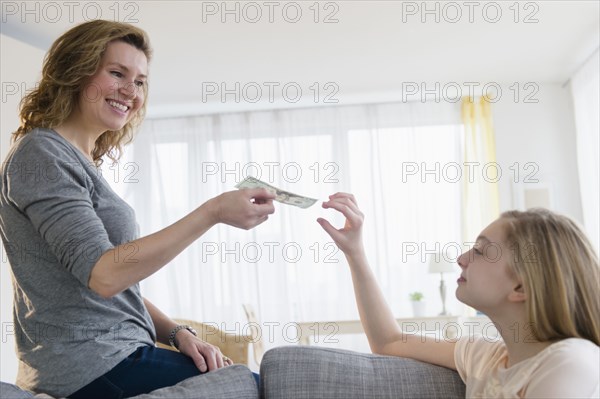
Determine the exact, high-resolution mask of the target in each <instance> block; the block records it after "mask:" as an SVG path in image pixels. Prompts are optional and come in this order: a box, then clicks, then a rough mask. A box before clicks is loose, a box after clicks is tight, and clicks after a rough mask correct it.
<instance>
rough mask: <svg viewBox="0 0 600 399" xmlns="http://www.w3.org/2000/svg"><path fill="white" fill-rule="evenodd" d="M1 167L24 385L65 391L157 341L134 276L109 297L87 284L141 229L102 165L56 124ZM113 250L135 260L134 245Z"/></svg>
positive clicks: (2, 216)
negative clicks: (102, 258)
mask: <svg viewBox="0 0 600 399" xmlns="http://www.w3.org/2000/svg"><path fill="white" fill-rule="evenodd" d="M0 172H1V181H0V233H1V236H2V241H3V243H4V247H5V249H6V254H7V256H8V260H9V262H10V266H11V270H12V275H13V287H14V314H13V316H14V333H15V340H16V347H17V356H18V358H19V359H20V362H19V363H20V364H19V372H18V377H17V384H18V385H20V386H21V387H22V388H24V389H28V390H31V391H36V392H45V393H48V394H51V395H53V396H57V397H62V396H68V395H69V394H71V393H73V392H75V391H77V390H78V389H80V388H82V387H83V386H85V385H87V384H88V383H90V382H92V381H93V380H94V379H96V378H98V377H100V376H101V375H103V374H104V373H106V372H108V371H109V370H110V369H112V368H113V367H114V366H116V365H117V364H118V363H119V362H121V361H122V360H123V359H125V358H126V357H127V356H129V355H130V354H131V353H133V352H134V351H135V350H136V349H137V348H138V347H140V346H142V345H154V341H155V339H156V333H155V329H154V325H153V323H152V319H151V318H150V315H149V313H148V311H147V309H146V307H145V305H144V303H143V298H142V296H141V294H140V289H139V286H138V285H137V284H136V285H134V286H132V287H130V288H129V289H127V290H125V291H123V292H122V293H120V294H118V295H116V296H114V297H112V298H109V299H105V298H103V297H101V296H100V295H98V294H96V293H95V292H94V291H92V290H90V289H89V288H88V280H89V277H90V273H91V271H92V268H93V267H94V265H95V264H96V262H97V261H98V259H99V258H100V256H102V254H104V253H105V252H106V251H108V250H110V249H112V248H114V247H116V246H118V245H121V244H124V243H127V242H129V241H132V240H134V239H136V238H137V237H138V232H137V230H138V227H137V223H136V221H135V214H134V211H133V209H132V208H131V207H130V206H129V205H128V204H127V203H125V201H123V200H122V199H121V198H119V197H118V196H117V195H116V194H115V193H114V191H113V190H112V189H111V188H110V187H109V185H108V184H107V182H106V181H105V180H104V178H103V177H102V176H101V174H100V171H99V169H97V168H96V167H95V165H93V164H91V163H90V162H89V161H88V160H87V159H86V158H85V157H84V155H83V154H82V153H81V152H80V151H79V150H78V149H77V148H76V147H74V146H73V145H72V144H70V143H69V142H68V141H67V140H65V139H64V138H63V137H62V136H60V135H59V134H58V133H56V132H55V131H53V130H49V129H34V130H33V131H31V132H30V133H28V134H27V135H26V136H24V137H23V138H22V139H20V140H19V141H18V142H17V143H16V144H15V145H14V146H13V148H11V150H10V152H9V154H8V156H7V158H6V160H5V161H4V162H3V164H2V169H1V171H0ZM116 256H120V257H121V258H122V259H126V260H129V261H135V247H134V246H133V245H132V246H131V247H129V249H128V250H126V251H121V252H120V253H118V254H117V255H116Z"/></svg>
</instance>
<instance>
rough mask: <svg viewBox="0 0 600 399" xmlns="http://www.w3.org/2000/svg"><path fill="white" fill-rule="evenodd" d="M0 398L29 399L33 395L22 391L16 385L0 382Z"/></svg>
mask: <svg viewBox="0 0 600 399" xmlns="http://www.w3.org/2000/svg"><path fill="white" fill-rule="evenodd" d="M0 398H2V399H31V398H33V394H32V393H31V392H28V391H24V390H22V389H21V388H19V387H18V386H16V385H13V384H8V383H6V382H0Z"/></svg>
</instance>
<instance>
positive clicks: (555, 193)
mask: <svg viewBox="0 0 600 399" xmlns="http://www.w3.org/2000/svg"><path fill="white" fill-rule="evenodd" d="M534 97H535V98H536V99H537V100H539V102H538V103H523V102H522V101H521V102H517V103H515V102H514V101H512V100H511V101H505V100H504V99H502V101H499V102H498V103H496V104H494V105H493V108H492V110H493V116H494V127H495V132H496V149H497V161H498V163H499V164H500V166H501V168H502V172H503V175H502V178H501V180H500V209H501V210H502V211H504V210H508V209H512V208H522V205H523V204H521V203H520V198H519V196H520V195H522V194H523V192H522V191H523V189H535V188H547V189H548V192H549V194H550V200H551V202H550V208H551V209H553V210H555V211H557V212H560V213H563V214H566V215H567V216H569V217H572V218H573V219H575V220H577V221H578V222H580V223H582V222H583V216H582V210H581V196H580V193H579V178H578V173H577V154H576V142H575V119H574V114H573V105H572V98H571V92H570V90H569V87H568V86H567V87H564V88H563V87H562V86H561V85H560V84H552V83H547V84H539V91H538V92H537V93H536V94H535V96H534ZM515 162H518V163H519V169H520V173H519V175H518V178H517V179H516V180H517V183H515V182H514V180H515V176H516V174H515V172H514V171H513V170H511V169H510V167H511V166H512V165H514V164H515ZM528 162H531V163H534V165H532V166H530V167H529V168H528V169H526V168H525V164H526V163H528ZM533 167H535V168H537V171H536V172H535V175H534V176H533V177H534V179H537V180H539V182H538V183H533V182H528V181H527V180H526V176H527V175H529V174H530V173H532V172H534V169H533ZM530 180H532V179H530Z"/></svg>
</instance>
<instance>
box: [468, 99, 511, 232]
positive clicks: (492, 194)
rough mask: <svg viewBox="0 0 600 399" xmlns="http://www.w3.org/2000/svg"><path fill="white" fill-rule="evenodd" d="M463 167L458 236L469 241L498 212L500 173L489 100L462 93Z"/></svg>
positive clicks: (496, 215) (497, 214)
mask: <svg viewBox="0 0 600 399" xmlns="http://www.w3.org/2000/svg"><path fill="white" fill-rule="evenodd" d="M461 114H462V121H463V124H464V128H465V136H464V168H463V170H464V171H465V173H464V175H463V199H462V222H463V223H462V226H463V227H462V239H463V240H464V242H473V241H474V240H475V239H476V238H477V235H478V234H479V233H480V232H481V230H483V228H484V227H486V226H487V225H488V224H489V223H491V222H492V221H494V219H496V218H497V217H498V216H499V214H500V206H499V199H498V181H499V180H500V178H501V176H502V171H501V169H500V166H499V165H498V164H497V163H496V142H495V137H494V128H493V123H492V111H491V107H490V102H489V101H488V100H486V99H485V97H480V98H479V100H474V99H473V98H470V97H466V98H463V100H462V107H461Z"/></svg>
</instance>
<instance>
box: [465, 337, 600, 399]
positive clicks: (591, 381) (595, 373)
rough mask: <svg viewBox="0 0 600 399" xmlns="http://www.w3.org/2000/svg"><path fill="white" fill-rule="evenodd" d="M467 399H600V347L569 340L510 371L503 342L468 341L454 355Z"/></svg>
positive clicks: (515, 366) (575, 339) (468, 339)
mask: <svg viewBox="0 0 600 399" xmlns="http://www.w3.org/2000/svg"><path fill="white" fill-rule="evenodd" d="M454 360H455V362H456V368H457V370H458V373H459V374H460V377H461V378H462V380H463V381H464V382H465V384H466V385H467V398H560V399H566V398H578V399H581V398H598V397H599V396H600V393H599V389H598V385H599V381H600V347H598V346H597V345H595V344H594V343H593V342H591V341H588V340H585V339H579V338H569V339H565V340H562V341H560V342H557V343H554V344H552V345H550V346H548V347H547V348H545V349H544V350H542V351H541V352H540V353H538V354H537V355H535V356H533V357H531V358H529V359H526V360H523V361H522V362H519V363H517V364H515V365H513V366H511V367H509V368H506V361H507V360H508V352H507V350H506V346H505V345H504V342H503V341H493V340H490V339H488V338H484V337H481V336H475V337H463V338H461V339H460V340H459V341H458V342H457V343H456V347H455V350H454Z"/></svg>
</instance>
